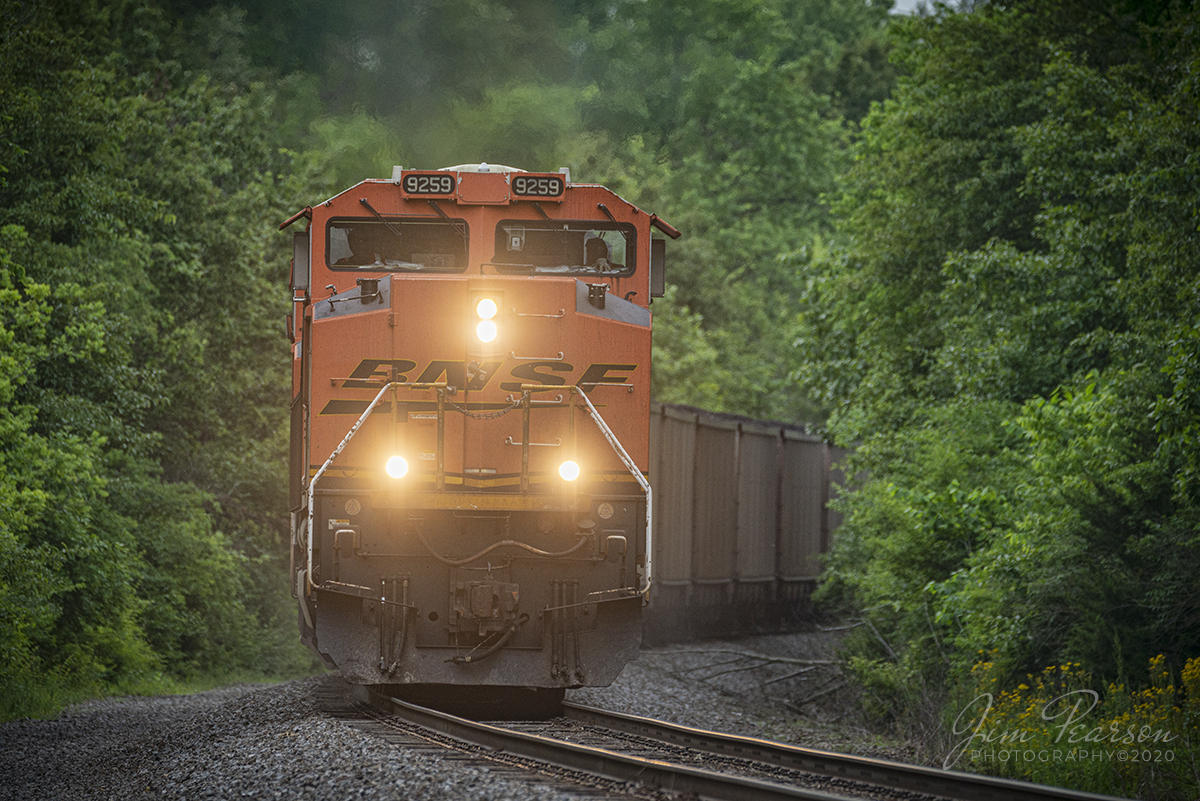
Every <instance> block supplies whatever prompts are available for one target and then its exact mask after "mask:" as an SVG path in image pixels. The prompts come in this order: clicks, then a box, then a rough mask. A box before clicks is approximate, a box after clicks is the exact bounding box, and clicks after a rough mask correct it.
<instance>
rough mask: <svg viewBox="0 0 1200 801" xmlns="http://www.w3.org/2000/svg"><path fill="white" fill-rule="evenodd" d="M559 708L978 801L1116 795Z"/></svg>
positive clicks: (746, 753) (837, 773) (617, 725)
mask: <svg viewBox="0 0 1200 801" xmlns="http://www.w3.org/2000/svg"><path fill="white" fill-rule="evenodd" d="M563 714H564V715H565V716H566V717H568V718H571V719H573V720H578V721H580V722H581V723H589V724H592V725H595V726H602V727H604V728H608V729H615V730H617V731H622V732H625V733H627V734H636V735H639V736H642V737H648V738H650V739H653V740H662V741H665V742H669V743H672V744H674V745H679V746H684V747H687V748H694V749H697V750H700V751H707V752H709V753H714V754H721V755H723V756H731V757H740V758H742V759H750V760H754V761H756V762H767V763H769V764H772V765H778V766H780V767H784V768H791V769H793V770H802V771H805V772H808V773H817V774H820V775H822V776H833V777H837V778H844V779H851V780H854V781H861V782H866V783H868V784H875V785H881V786H884V787H892V788H895V789H898V790H909V791H912V792H917V793H926V794H930V795H940V796H946V797H949V798H961V799H972V800H973V799H982V800H983V801H1121V799H1119V798H1117V797H1116V796H1110V795H1098V794H1096V793H1085V792H1081V791H1079V790H1068V789H1064V788H1061V787H1050V786H1048V785H1044V784H1033V783H1031V782H1022V781H1015V780H1013V779H1000V778H996V777H993V776H981V775H979V774H977V773H964V772H962V771H955V770H938V769H936V768H929V767H925V766H923V765H906V764H904V763H903V762H891V761H888V760H884V759H874V758H871V757H859V756H851V755H849V754H837V753H832V752H829V751H818V750H816V749H812V748H802V747H800V746H795V745H786V744H784V743H776V742H771V741H770V740H760V739H757V738H754V737H742V736H738V735H733V734H722V733H720V732H713V731H706V730H704V729H693V728H690V727H688V726H679V725H676V724H674V723H666V722H664V721H661V720H652V719H650V718H643V717H638V716H636V715H626V714H623V713H620V712H609V711H607V710H603V709H595V708H593V707H588V706H582V705H580V704H574V703H571V702H563Z"/></svg>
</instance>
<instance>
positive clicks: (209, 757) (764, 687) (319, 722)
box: [0, 632, 911, 801]
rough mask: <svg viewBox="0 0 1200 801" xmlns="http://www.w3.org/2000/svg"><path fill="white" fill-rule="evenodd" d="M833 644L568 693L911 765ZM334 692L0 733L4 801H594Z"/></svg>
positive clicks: (735, 647) (164, 702)
mask: <svg viewBox="0 0 1200 801" xmlns="http://www.w3.org/2000/svg"><path fill="white" fill-rule="evenodd" d="M834 645H835V644H834V642H833V641H832V639H831V638H830V637H829V636H828V635H826V634H824V633H821V632H815V633H810V634H789V635H776V636H763V637H753V638H747V639H740V640H737V641H719V642H705V643H689V644H685V645H675V646H664V647H660V648H652V649H646V650H644V651H643V654H642V656H641V657H640V658H639V659H638V660H637V661H636V662H634V663H631V664H630V665H629V666H627V667H626V669H625V671H624V673H622V675H621V676H620V678H619V679H618V680H617V681H616V682H614V684H613V685H612V686H611V687H607V688H590V689H584V690H574V691H570V692H569V693H568V694H567V695H568V699H569V700H574V701H577V702H579V703H585V704H589V705H593V706H599V707H603V708H607V709H613V710H616V711H623V712H628V713H630V714H637V715H644V716H647V717H657V718H662V719H664V720H670V721H674V722H678V723H681V724H685V725H690V726H696V727H703V728H712V729H717V730H720V731H727V732H733V733H737V734H744V735H749V736H757V737H764V738H767V739H773V740H780V741H782V742H793V743H797V744H800V745H805V746H809V747H814V748H822V749H825V750H841V751H849V752H852V753H861V754H868V755H871V756H877V757H882V758H887V759H896V760H901V761H908V760H909V759H910V758H911V755H910V754H908V753H907V752H906V751H905V750H904V749H901V748H896V747H889V746H886V745H883V744H879V743H877V742H875V739H874V738H873V736H872V735H870V734H868V733H867V732H865V731H862V730H860V729H858V728H856V727H855V726H853V725H851V724H850V722H849V721H850V720H851V718H850V717H849V714H850V713H849V706H848V704H846V702H845V701H844V699H843V698H842V694H840V693H839V692H838V682H839V681H840V679H839V677H838V674H837V671H836V667H834V666H832V665H827V664H823V662H827V661H829V660H831V659H832V656H833V648H834ZM797 660H802V661H807V662H813V663H816V664H803V663H801V662H800V661H797ZM800 671H802V672H800ZM790 674H795V675H790ZM329 681H330V677H312V678H308V679H300V680H296V681H291V682H287V683H284V684H279V685H238V686H233V687H226V688H222V689H219V690H212V691H209V692H204V693H197V694H194V695H187V696H158V697H153V698H133V697H131V698H118V699H105V700H101V701H94V702H89V703H87V704H81V705H78V706H75V707H72V708H71V709H69V710H67V711H66V712H64V713H63V714H62V715H60V716H59V717H58V718H57V719H54V720H44V721H39V720H22V721H14V722H11V723H7V724H4V725H3V726H0V799H21V800H24V799H31V800H32V799H37V800H38V801H43V800H44V799H133V798H166V799H185V798H186V799H196V798H259V799H261V798H267V799H271V798H289V799H290V798H298V799H338V800H339V801H340V800H341V799H390V798H396V799H409V798H424V799H512V800H513V801H525V800H526V799H566V798H579V797H580V796H581V795H590V794H587V793H583V794H574V793H567V792H564V791H562V790H556V789H553V788H551V787H548V786H541V785H538V784H537V783H526V782H523V781H521V780H520V779H519V778H515V777H513V776H512V775H511V773H510V772H507V771H504V770H493V769H492V768H490V767H489V766H488V764H487V763H481V762H479V761H477V760H472V759H463V758H461V757H458V756H455V755H447V756H445V757H443V756H439V755H438V754H437V753H431V752H428V751H420V750H412V749H403V750H401V749H398V748H394V747H392V746H390V745H388V744H387V743H384V742H383V741H381V740H379V739H377V738H375V737H373V736H371V735H369V734H366V733H364V732H362V731H359V730H357V729H355V728H354V727H353V726H351V725H348V724H347V723H345V722H343V721H341V720H339V719H337V718H335V717H331V716H329V715H328V714H326V713H325V712H323V711H322V708H321V706H320V704H319V703H318V700H317V695H318V689H319V688H320V687H321V686H322V682H329ZM813 696H815V699H812V698H811V697H813ZM843 707H845V708H843ZM506 774H507V775H506Z"/></svg>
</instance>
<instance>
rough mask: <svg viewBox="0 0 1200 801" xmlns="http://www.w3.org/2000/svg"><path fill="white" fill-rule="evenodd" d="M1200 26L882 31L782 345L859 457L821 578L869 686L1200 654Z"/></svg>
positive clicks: (1072, 18)
mask: <svg viewBox="0 0 1200 801" xmlns="http://www.w3.org/2000/svg"><path fill="white" fill-rule="evenodd" d="M1198 32H1200V12H1197V10H1196V9H1195V7H1194V6H1192V5H1190V4H1178V3H1171V2H1162V3H1155V2H1124V1H1122V0H1113V1H1112V2H1103V3H1092V2H1074V1H1073V0H1058V1H1057V2H1036V3H1033V2H1028V3H1027V2H1008V3H990V4H987V5H984V6H982V7H979V8H976V9H975V10H974V12H973V13H951V12H949V11H946V10H945V9H942V10H941V11H940V12H939V13H937V14H935V15H932V16H925V17H917V18H913V19H910V20H908V21H907V22H906V23H905V24H903V25H902V26H899V27H898V30H897V31H896V41H897V43H898V50H897V56H896V57H897V61H898V64H899V65H900V66H901V67H902V71H903V73H904V77H903V78H902V79H901V80H900V82H899V85H898V87H897V89H896V91H895V92H894V93H893V95H892V97H891V98H890V99H889V100H888V101H887V102H885V103H884V104H882V105H880V106H877V107H876V108H875V109H874V110H873V111H872V113H871V114H870V115H868V117H867V118H866V120H865V121H864V123H863V126H862V135H861V137H860V139H859V141H858V143H857V145H856V148H855V163H854V166H853V168H852V169H851V170H850V171H849V173H848V174H847V176H846V178H845V182H844V186H843V191H842V192H841V194H840V200H839V201H838V203H837V215H838V230H839V233H841V234H842V235H843V238H841V239H839V246H838V247H836V248H834V249H832V250H830V251H829V252H828V253H827V254H824V255H822V256H820V257H804V255H803V254H801V256H799V257H798V258H801V259H802V260H803V261H804V264H805V268H806V270H807V271H808V276H809V278H808V285H807V288H806V295H805V300H804V302H803V310H802V314H801V317H800V320H799V331H800V334H799V336H798V337H797V343H798V350H799V353H798V356H799V359H798V365H799V366H798V368H797V374H798V376H799V377H800V378H801V379H802V382H803V384H804V386H806V387H807V388H808V389H809V390H810V392H811V393H812V394H813V396H814V397H819V398H824V399H826V401H827V402H829V403H830V404H831V407H832V409H833V414H832V416H831V419H830V428H831V431H832V432H833V433H834V434H835V435H836V437H837V438H838V439H840V440H841V441H843V442H845V443H858V444H859V446H860V447H859V448H858V451H857V456H856V458H855V461H854V465H855V468H856V472H857V473H858V474H859V475H862V476H865V478H864V479H863V480H862V481H861V482H860V484H859V486H858V488H857V490H856V491H855V492H853V493H850V494H848V495H846V496H845V497H844V498H843V499H842V501H841V504H842V506H843V508H844V509H845V510H846V512H847V513H848V517H847V522H846V524H845V526H844V527H843V528H842V529H840V530H839V533H838V537H837V545H836V548H835V551H834V554H833V556H832V559H831V561H830V570H829V574H828V576H827V581H826V586H825V587H824V595H825V597H826V599H827V600H828V601H830V602H833V603H840V604H842V605H844V606H845V608H848V609H851V610H857V613H858V614H859V615H861V619H862V620H863V623H864V625H863V627H862V629H861V630H860V631H859V632H857V634H859V635H861V636H859V637H857V638H856V639H855V640H854V642H853V646H852V647H853V652H854V654H855V656H854V661H853V664H854V667H855V669H856V672H857V673H858V675H859V676H860V678H861V679H862V680H863V681H864V683H865V685H866V687H867V689H868V696H867V697H868V699H869V701H870V703H871V704H873V706H874V708H875V709H876V710H877V711H878V712H879V713H880V714H884V715H888V716H890V717H892V718H894V719H896V720H898V721H901V722H904V723H906V724H909V725H917V726H920V725H925V726H929V727H936V726H937V725H938V723H939V720H940V721H941V722H943V723H944V722H945V720H944V718H940V715H942V714H944V713H945V712H946V711H947V709H946V704H948V703H950V704H951V705H952V704H953V703H954V701H953V700H952V699H950V698H948V697H947V691H948V689H949V690H951V691H952V690H953V688H956V687H957V688H962V689H964V690H966V689H969V688H970V687H971V686H973V682H972V679H971V676H970V672H971V670H972V667H973V666H974V665H975V664H976V663H977V662H978V661H979V654H980V652H981V651H982V652H985V653H989V654H990V656H989V661H991V662H992V663H993V667H992V668H991V670H992V675H999V676H1003V677H1005V681H1008V682H1016V681H1018V680H1019V678H1020V677H1021V676H1023V675H1024V674H1026V673H1030V674H1037V673H1040V672H1041V671H1042V670H1043V668H1045V666H1047V665H1054V664H1059V663H1071V664H1075V663H1078V664H1079V665H1081V666H1082V668H1081V669H1082V670H1083V671H1084V672H1086V673H1088V674H1090V675H1093V676H1095V677H1096V679H1097V680H1098V681H1101V682H1109V683H1115V684H1119V685H1127V684H1133V685H1135V686H1136V685H1138V684H1140V683H1142V682H1144V679H1143V677H1144V675H1145V673H1144V671H1145V666H1146V665H1147V664H1148V663H1150V660H1151V659H1152V658H1155V657H1156V656H1157V655H1159V654H1162V655H1164V656H1165V665H1166V668H1165V669H1166V670H1174V671H1176V673H1178V671H1179V670H1180V669H1181V668H1182V667H1183V666H1184V664H1185V662H1186V661H1187V660H1188V659H1189V658H1192V657H1195V656H1197V655H1200V592H1197V589H1198V587H1200V584H1197V578H1196V577H1197V575H1200V538H1198V537H1197V523H1198V522H1200V518H1198V516H1197V514H1198V512H1200V507H1198V505H1197V504H1198V501H1200V484H1198V483H1197V473H1196V464H1197V462H1196V455H1195V454H1196V450H1195V435H1196V432H1197V431H1198V430H1200V429H1198V428H1197V422H1198V419H1200V418H1197V417H1196V413H1197V412H1198V411H1200V408H1198V407H1197V405H1196V395H1195V392H1196V387H1197V382H1198V380H1200V378H1198V374H1197V366H1198V363H1197V354H1198V352H1200V351H1198V350H1197V347H1198V345H1200V337H1198V334H1197V331H1198V328H1197V326H1198V323H1200V304H1198V298H1200V296H1198V294H1197V290H1198V289H1200V260H1198V257H1197V254H1200V233H1198V229H1200V195H1198V194H1197V191H1196V189H1197V187H1198V186H1200V164H1198V163H1197V160H1196V158H1195V154H1196V153H1197V152H1200V126H1197V111H1198V109H1200V49H1198V46H1200V36H1197V33H1198ZM1009 686H1011V684H1010V685H1009ZM952 717H953V713H951V718H952ZM927 730H928V729H927ZM1194 780H1195V777H1193V781H1194ZM1134 790H1137V791H1144V790H1145V788H1144V787H1142V788H1129V787H1126V788H1124V789H1123V791H1124V792H1133V791H1134Z"/></svg>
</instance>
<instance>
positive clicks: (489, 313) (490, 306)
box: [475, 298, 500, 320]
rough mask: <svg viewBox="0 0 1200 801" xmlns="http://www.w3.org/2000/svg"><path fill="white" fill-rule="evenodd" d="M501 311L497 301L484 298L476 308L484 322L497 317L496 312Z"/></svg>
mask: <svg viewBox="0 0 1200 801" xmlns="http://www.w3.org/2000/svg"><path fill="white" fill-rule="evenodd" d="M498 311H500V307H499V306H497V305H496V301H494V300H492V299H491V298H483V299H482V300H480V301H479V303H478V304H477V305H476V306H475V313H476V314H478V315H479V317H480V318H481V319H483V320H490V319H492V318H493V317H495V316H496V312H498Z"/></svg>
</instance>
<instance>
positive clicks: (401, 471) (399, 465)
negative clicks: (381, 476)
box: [385, 456, 408, 478]
mask: <svg viewBox="0 0 1200 801" xmlns="http://www.w3.org/2000/svg"><path fill="white" fill-rule="evenodd" d="M385 469H386V470H387V474H388V475H389V476H391V477H392V478H404V476H405V474H406V473H408V462H407V461H405V459H404V457H403V456H393V457H392V458H391V459H388V460H387V467H386V468H385Z"/></svg>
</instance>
